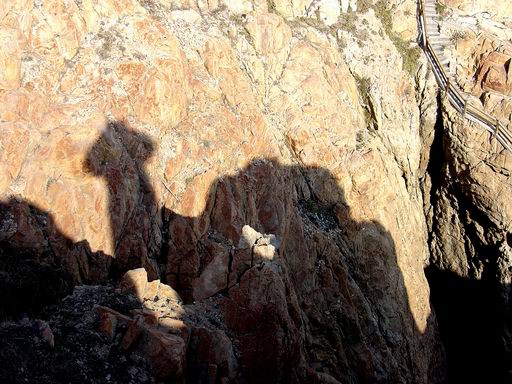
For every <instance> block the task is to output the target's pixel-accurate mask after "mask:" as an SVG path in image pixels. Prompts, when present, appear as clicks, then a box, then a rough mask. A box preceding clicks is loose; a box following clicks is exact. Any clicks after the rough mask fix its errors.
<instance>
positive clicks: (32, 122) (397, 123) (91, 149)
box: [0, 0, 442, 383]
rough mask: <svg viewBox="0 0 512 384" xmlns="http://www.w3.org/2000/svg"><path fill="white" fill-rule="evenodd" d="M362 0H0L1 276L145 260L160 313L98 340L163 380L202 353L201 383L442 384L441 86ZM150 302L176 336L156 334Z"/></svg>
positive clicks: (75, 280) (63, 275) (101, 275)
mask: <svg viewBox="0 0 512 384" xmlns="http://www.w3.org/2000/svg"><path fill="white" fill-rule="evenodd" d="M359 3H360V4H357V7H356V2H355V1H345V0H344V1H342V2H338V1H335V2H329V1H327V2H326V1H322V2H315V3H314V4H313V3H312V2H310V1H302V0H298V1H295V0H292V1H275V2H269V3H267V2H264V1H239V0H229V1H223V2H219V1H199V2H192V1H188V0H183V1H178V2H171V1H168V0H161V1H135V0H123V1H103V2H101V4H97V2H93V1H90V0H83V1H77V2H69V4H66V6H65V5H64V4H63V3H62V2H59V1H50V0H48V1H47V0H44V1H38V2H35V3H33V2H30V1H8V2H2V4H0V40H1V41H2V42H4V43H5V44H1V47H0V64H2V68H7V70H5V71H4V72H2V73H1V74H0V129H1V130H2V135H0V165H1V166H0V196H1V201H2V203H1V205H0V206H1V207H2V211H1V212H0V220H1V221H0V229H1V230H0V248H1V249H0V251H1V252H0V259H1V261H2V263H3V264H0V266H1V267H2V269H1V271H2V273H3V272H5V274H2V276H7V277H8V278H7V279H6V280H5V281H6V282H7V283H6V287H9V290H1V289H0V294H1V295H4V294H5V295H6V296H7V295H8V294H7V293H5V292H9V295H10V294H11V292H14V296H13V297H21V296H22V297H31V296H30V295H29V294H28V293H30V292H31V288H30V287H29V286H25V285H23V286H18V285H17V282H18V281H22V280H20V279H17V276H19V275H20V273H21V272H20V273H18V274H16V273H15V270H16V268H13V267H12V265H11V264H12V260H13V259H16V260H18V261H20V260H22V261H23V263H21V264H22V266H23V267H24V268H25V269H23V268H18V270H19V271H22V272H23V273H21V274H26V275H31V276H33V279H32V280H31V281H32V282H34V283H33V284H32V285H34V286H37V287H44V284H43V283H42V282H44V281H45V279H49V278H47V277H46V276H47V275H46V274H45V273H46V272H47V271H49V272H52V273H57V272H58V273H57V276H58V279H57V278H55V279H53V278H52V279H50V280H52V281H55V282H57V281H58V284H57V283H56V284H54V285H51V284H50V285H48V288H52V289H48V292H46V291H44V292H45V296H46V294H47V296H48V297H52V298H53V302H55V301H56V300H57V299H58V298H61V297H63V296H64V295H65V294H67V293H70V287H71V286H72V285H75V284H81V283H104V282H105V281H107V280H108V279H113V280H115V281H118V280H119V279H121V278H122V276H123V275H124V274H125V273H126V272H127V271H130V270H134V269H135V270H136V269H139V272H137V273H136V276H134V278H133V279H132V278H130V282H129V283H128V282H126V281H125V283H123V284H125V285H123V287H124V288H126V289H128V290H133V292H134V293H135V295H136V297H137V298H138V300H139V301H140V303H143V305H144V306H145V307H146V309H149V310H151V311H152V312H151V314H148V316H147V317H146V320H147V321H144V319H143V318H139V320H137V321H135V320H134V319H133V318H131V317H129V318H128V319H124V320H120V319H121V317H119V316H117V315H116V314H115V313H111V312H108V311H107V312H104V314H103V315H102V316H104V317H106V318H108V319H109V320H112V321H111V322H110V323H109V324H106V325H105V329H106V331H105V334H106V335H107V336H108V337H107V338H104V339H105V340H103V342H107V341H109V340H110V339H112V344H113V345H115V346H119V345H125V346H126V348H124V349H123V348H122V347H120V348H121V350H122V351H121V352H120V353H122V354H126V355H128V356H130V355H131V354H132V353H139V352H140V353H141V354H143V355H144V354H146V355H151V356H153V357H154V358H155V359H157V360H155V361H154V362H153V364H154V365H153V367H154V369H155V372H157V375H158V376H159V377H168V378H171V377H172V378H173V380H174V379H175V378H176V377H179V376H180V375H181V376H184V377H189V375H190V374H193V373H194V372H193V371H192V372H191V371H190V370H189V369H188V368H187V367H188V366H189V364H190V366H193V364H196V363H194V361H193V360H190V359H191V356H192V358H193V356H198V361H197V366H201V370H200V372H201V380H203V379H204V380H206V379H207V378H209V379H213V378H215V380H218V381H220V382H223V381H224V382H226V381H229V380H231V381H233V382H237V381H239V378H241V377H250V378H251V377H252V379H248V380H249V381H250V380H252V381H254V382H256V381H258V380H259V379H262V380H263V379H265V380H267V381H269V382H278V381H286V380H288V381H291V382H308V380H309V381H311V380H313V382H314V381H316V380H318V382H329V381H331V382H333V380H337V381H339V382H351V381H356V380H360V381H367V382H418V383H427V382H435V381H436V380H437V379H438V376H440V373H437V372H436V368H438V366H439V365H438V364H437V361H436V360H437V359H438V356H442V353H441V352H440V348H439V345H438V344H437V339H436V330H437V325H436V320H435V315H434V314H433V313H432V311H431V308H430V305H429V300H428V299H429V289H428V285H427V282H426V280H425V278H424V274H423V268H424V266H425V262H426V260H427V258H428V253H427V246H426V243H427V239H428V238H427V226H426V223H425V217H424V213H423V210H422V207H423V205H424V202H423V200H422V194H421V189H420V187H419V180H420V179H421V178H422V177H423V176H424V175H425V172H424V171H425V167H426V165H425V163H424V162H422V161H423V160H425V157H426V156H425V153H428V150H427V149H426V148H424V147H422V142H421V140H422V138H423V137H422V136H421V135H422V134H423V133H425V135H427V136H428V134H430V133H431V128H432V127H430V128H429V127H428V125H429V124H430V123H432V126H433V121H432V109H435V108H434V107H429V108H430V109H428V108H427V107H426V106H428V105H430V106H434V105H435V103H434V93H433V91H432V89H431V86H432V84H431V80H429V81H428V82H427V81H426V80H425V76H426V75H425V73H426V71H425V70H424V68H425V67H424V64H425V63H424V62H421V63H419V64H421V65H422V66H423V67H422V68H423V72H418V73H416V71H414V70H415V69H416V67H414V65H415V64H416V63H413V67H414V68H413V69H414V70H411V71H410V72H407V71H405V70H403V68H404V66H403V63H404V57H403V56H402V54H403V52H402V51H400V50H399V48H400V47H401V46H399V47H397V46H396V45H395V44H394V43H393V41H392V40H391V39H390V38H389V36H387V33H388V31H387V28H388V27H389V26H387V25H383V23H382V20H379V18H378V17H377V16H376V14H377V13H376V12H375V9H374V2H364V4H363V3H362V2H359ZM406 3H407V2H405V3H404V5H400V10H399V11H397V12H398V13H397V14H398V15H400V17H401V16H402V15H403V18H404V22H403V28H402V29H400V27H401V26H400V25H395V24H400V23H395V22H393V28H394V30H395V31H397V32H398V33H400V35H402V36H403V37H404V38H405V39H408V37H407V36H409V35H408V34H410V29H411V26H412V25H414V24H415V16H414V12H413V13H412V14H410V13H407V11H408V10H409V8H410V6H411V4H412V3H411V4H409V3H410V2H409V3H407V4H406ZM365 7H366V8H365ZM356 9H357V11H356ZM342 11H348V13H347V14H346V15H344V14H343V15H342ZM276 12H277V13H278V14H279V15H278V14H276ZM344 16H346V19H343V22H340V23H338V21H340V20H341V18H343V17H344ZM304 17H307V18H308V20H304V19H303V18H304ZM318 18H319V19H320V20H319V22H318ZM326 24H327V25H332V28H326ZM418 100H419V101H420V104H421V106H420V107H419V106H418ZM434 119H435V117H434ZM423 120H425V121H426V122H425V121H423ZM423 123H425V124H423ZM422 124H423V125H422ZM424 126H427V127H426V128H425V127H424ZM429 129H430V130H429ZM13 196H15V197H16V199H15V198H14V197H13ZM265 234H269V235H265ZM270 234H272V235H270ZM254 236H256V238H255V237H254ZM14 251H15V252H17V253H13V252H14ZM22 251H23V252H24V253H23V254H24V255H25V256H26V258H23V259H20V258H14V257H11V258H5V257H4V256H5V255H13V254H14V255H17V254H18V253H21V252H22ZM4 261H5V262H4ZM5 265H11V267H10V269H8V268H7V267H5V268H4V266H5ZM17 265H18V264H17ZM34 265H36V266H38V268H39V266H43V267H44V268H47V269H44V268H42V269H41V270H40V269H38V268H34V267H33V266H34ZM144 270H145V272H143V271H144ZM43 272H44V273H43ZM131 273H132V274H133V273H134V272H131ZM146 273H147V275H146ZM52 276H53V275H52ZM156 279H161V282H160V283H156V282H155V281H156ZM148 280H151V282H150V283H148V282H147V281H148ZM36 282H37V284H36ZM61 282H64V283H66V284H67V285H65V284H61ZM54 286H55V287H56V290H55V292H53V287H54ZM61 287H66V289H63V290H62V292H61V291H60V290H59V289H60V288H61ZM0 288H3V286H2V287H0ZM57 288H59V289H57ZM32 289H33V288H32ZM20 292H22V293H23V295H21V293H20ZM27 292H28V293H27ZM40 292H43V291H42V290H40ZM2 297H3V296H2ZM37 297H38V298H39V296H37ZM180 297H181V298H182V299H183V300H181V299H180ZM34 301H36V299H35V298H34V299H31V300H30V301H27V302H26V303H30V306H33V305H35V304H33V303H34ZM49 301H50V302H52V300H49ZM42 302H43V301H42ZM44 303H45V304H46V301H44ZM140 303H139V304H140ZM97 304H100V305H101V302H98V303H97ZM23 305H24V302H23V301H21V302H20V303H19V306H18V307H16V313H18V314H19V313H23V312H24V310H25V309H26V308H24V307H23ZM105 305H107V304H105ZM141 305H142V304H140V306H141ZM25 306H26V305H25ZM140 306H139V307H137V308H132V307H130V309H137V310H139V312H134V313H138V314H139V315H141V314H144V311H142V312H140V310H142V308H141V307H140ZM13 308H14V307H13ZM115 309H116V311H117V310H120V309H119V308H117V307H115ZM123 313H124V312H123ZM153 314H154V316H153ZM397 314H399V315H398V316H397ZM112 316H114V317H115V318H116V319H117V321H118V322H119V324H118V326H117V327H115V326H114V325H113V324H112V322H113V317H112ZM123 316H126V315H123ZM155 318H158V327H159V331H162V333H163V334H166V333H169V332H170V333H171V334H170V335H169V336H172V337H171V339H167V336H165V337H164V336H162V337H160V334H159V333H158V334H154V333H152V335H153V336H151V337H154V344H153V345H152V346H147V345H146V344H145V341H144V340H147V339H148V337H150V336H148V335H149V334H148V331H147V328H148V329H154V328H157V327H156V322H155ZM162 319H167V320H162ZM84 321H86V323H87V324H89V322H90V321H92V320H90V319H89V318H87V319H85V320H84ZM94 321H99V319H97V318H95V320H94ZM128 323H130V325H129V326H128V329H129V330H130V332H127V331H126V330H125V329H124V327H125V326H127V324H128ZM96 327H97V325H96ZM64 328H65V327H64ZM95 329H97V328H95ZM114 329H115V330H114ZM165 329H167V331H166V330H165ZM178 329H179V330H180V331H179V332H178V331H177V330H178ZM198 329H204V330H201V331H198ZM122 332H124V333H122ZM194 334H195V335H194ZM126 335H128V336H126ZM130 335H131V336H130ZM176 337H181V338H182V339H183V340H184V341H185V342H184V344H187V343H186V341H188V340H191V341H192V340H196V337H197V340H201V339H204V340H206V341H205V344H204V345H202V344H200V343H199V344H197V348H204V349H202V350H201V351H200V352H201V353H199V354H195V350H194V348H195V347H194V348H191V347H187V348H191V349H187V351H186V354H187V356H188V357H189V359H188V361H187V362H184V360H182V359H181V358H182V356H183V354H184V353H185V352H184V350H182V349H183V348H185V347H184V346H182V345H181V343H180V341H179V339H176ZM123 338H126V341H125V342H123V341H122V340H124V339H123ZM56 340H58V339H57V338H56ZM73 340H75V339H73ZM80 340H82V339H80ZM197 340H196V341H197ZM194 343H195V341H194ZM217 344H218V345H219V347H218V349H217V347H216V345H217ZM205 345H206V346H208V347H206V346H205ZM146 346H147V348H148V349H147V350H146V349H145V348H146ZM169 351H175V352H172V353H171V352H169ZM160 355H161V360H158V357H159V356H160ZM90 359H92V360H93V358H92V357H91V358H90ZM176 359H177V360H176ZM100 360H101V359H100ZM88 361H89V360H88ZM127 361H130V359H127ZM134 361H135V360H134ZM165 362H168V363H169V364H167V363H165ZM133 364H135V365H137V364H136V363H135V362H133ZM120 366H122V367H123V368H124V367H125V365H123V364H120ZM89 368H90V369H87V370H86V372H88V374H89V375H91V372H94V371H95V370H94V369H93V368H94V367H92V368H91V367H89ZM102 369H103V368H102ZM137 369H141V368H140V366H138V365H137ZM167 369H168V371H167ZM437 371H439V372H442V370H441V369H438V370H437ZM101 372H102V373H103V371H101ZM105 376H106V375H105ZM94 377H96V376H94ZM133 377H136V378H137V379H138V381H137V380H135V379H134V382H147V381H150V380H151V379H150V378H149V377H148V378H147V380H145V379H143V377H142V376H141V375H139V376H137V375H135V376H133ZM103 379H104V378H103ZM310 379H311V380H310ZM115 380H118V381H122V380H123V379H122V374H120V373H119V374H118V372H116V376H115ZM124 380H125V382H127V379H126V378H125V379H124ZM98 381H100V379H98ZM104 381H105V379H104ZM104 381H103V382H104ZM128 381H129V380H128Z"/></svg>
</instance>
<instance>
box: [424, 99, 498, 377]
mask: <svg viewBox="0 0 512 384" xmlns="http://www.w3.org/2000/svg"><path fill="white" fill-rule="evenodd" d="M449 135H450V134H449V133H447V132H446V131H445V129H444V123H443V108H442V100H441V99H440V97H439V96H438V112H437V119H436V123H435V134H434V140H433V142H432V145H431V147H430V151H429V163H428V166H427V174H428V177H429V179H430V182H431V185H430V190H429V191H426V192H425V194H424V196H425V200H426V206H425V214H426V217H427V223H428V227H429V228H428V247H429V252H430V258H429V266H428V267H427V268H426V271H425V272H426V276H427V280H428V283H429V286H430V290H431V304H432V306H433V309H434V311H435V312H436V316H437V319H438V322H439V329H440V336H441V341H442V343H443V345H444V348H445V350H446V357H447V359H446V363H447V377H446V379H447V380H446V383H457V382H490V381H492V382H495V383H504V382H506V380H507V373H506V351H505V346H504V342H503V340H502V333H503V330H504V328H505V323H504V319H506V314H505V313H504V310H503V308H504V307H503V302H500V292H501V290H502V287H501V285H500V283H499V274H500V272H499V268H498V261H499V257H500V256H499V249H498V248H499V240H497V239H496V238H495V237H494V235H492V233H498V232H499V231H498V230H497V229H496V228H494V225H493V223H492V220H490V219H489V217H488V215H487V214H486V212H484V211H482V209H481V208H480V207H478V206H477V205H476V203H475V202H474V201H473V199H472V198H471V196H470V195H469V194H470V193H471V192H470V191H469V190H468V188H469V187H468V185H467V184H465V183H463V182H462V180H460V177H461V173H460V172H461V171H460V169H457V168H456V164H455V160H454V159H453V156H452V155H451V153H450V151H451V150H452V149H451V143H450V136H449ZM451 231H453V233H450V232H451ZM475 380H476V381H475ZM489 380H490V381H489Z"/></svg>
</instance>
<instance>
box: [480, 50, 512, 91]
mask: <svg viewBox="0 0 512 384" xmlns="http://www.w3.org/2000/svg"><path fill="white" fill-rule="evenodd" d="M511 63H512V56H509V55H505V54H503V53H499V52H491V53H490V54H488V55H487V56H486V57H485V58H483V59H482V60H481V61H480V67H479V68H478V70H477V73H478V76H477V79H476V81H477V82H478V85H479V86H480V87H481V89H482V90H484V91H488V90H492V91H496V92H500V93H502V94H504V95H512V68H511Z"/></svg>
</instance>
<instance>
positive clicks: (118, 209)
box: [0, 122, 443, 383]
mask: <svg viewBox="0 0 512 384" xmlns="http://www.w3.org/2000/svg"><path fill="white" fill-rule="evenodd" d="M154 150H155V145H154V143H153V141H152V140H151V139H150V138H149V137H148V136H146V135H144V134H142V133H140V132H136V131H135V130H133V129H131V128H129V127H128V126H127V125H126V124H125V123H120V122H114V123H110V124H109V125H108V126H107V127H106V129H105V130H104V132H103V133H102V135H101V137H100V138H99V139H98V140H97V141H96V142H95V143H94V145H93V146H92V147H91V148H90V149H89V152H88V154H87V158H86V161H85V163H84V170H85V171H86V172H88V173H90V174H93V175H96V176H98V177H101V178H103V179H104V180H105V182H106V185H107V188H108V195H109V213H110V222H111V223H110V224H111V225H110V226H111V228H112V234H111V236H112V244H114V254H113V255H107V254H105V253H103V252H101V251H98V252H92V251H91V249H90V247H89V245H88V242H87V241H86V240H84V241H81V242H78V243H75V242H73V241H72V240H71V239H69V238H67V237H66V236H65V235H63V234H62V231H60V230H59V229H58V228H57V226H56V225H55V223H54V220H53V218H52V215H51V214H50V213H48V212H44V211H42V210H40V209H39V208H38V207H35V206H34V205H32V204H30V203H29V202H26V201H23V200H20V199H17V198H11V199H10V200H8V201H6V202H2V203H0V271H1V272H0V284H1V285H0V302H1V303H2V305H1V306H0V316H1V317H2V318H5V317H9V316H11V317H16V316H19V315H21V314H24V313H28V314H33V315H36V314H37V313H38V312H39V311H40V310H41V309H42V308H43V307H45V306H46V305H48V304H51V303H55V302H56V301H58V300H59V299H61V298H62V297H63V296H65V295H67V294H69V293H70V292H71V290H72V288H73V287H74V286H76V285H77V284H100V283H106V282H108V281H114V282H115V281H118V280H119V278H120V277H121V276H122V275H123V274H124V273H125V272H126V271H128V270H131V269H134V268H140V267H143V268H144V269H145V270H146V271H147V272H148V276H149V277H150V280H152V279H156V278H160V279H161V280H162V281H163V282H166V283H168V284H169V285H171V286H172V287H173V288H174V289H176V290H177V291H178V292H179V294H180V295H181V297H182V298H183V300H184V301H185V303H186V304H187V303H193V302H195V301H204V300H215V302H216V303H217V304H218V305H219V308H220V313H221V315H222V318H223V319H222V322H223V325H222V327H221V328H222V330H223V332H224V333H225V334H226V335H228V336H229V338H230V339H231V341H232V343H233V345H234V347H233V348H234V349H235V350H236V351H237V356H238V357H237V364H238V365H239V367H240V369H239V372H238V373H237V375H238V376H236V377H228V379H230V380H232V381H233V382H254V383H258V382H266V383H267V382H268V383H272V382H304V381H309V382H330V381H329V380H330V379H332V380H334V378H338V379H340V380H343V379H346V380H347V378H349V379H350V380H353V381H354V380H355V381H354V382H401V381H403V380H404V378H405V380H406V381H407V382H435V381H436V380H439V378H440V377H442V375H443V370H442V364H443V356H442V348H441V347H440V346H439V345H432V342H433V341H435V340H436V337H435V332H436V329H437V325H436V323H435V318H433V317H432V316H431V317H430V318H429V321H428V325H427V328H426V329H425V330H422V331H420V330H419V329H418V328H417V326H416V324H415V320H414V318H413V315H412V313H411V310H410V308H409V305H408V297H407V292H406V288H405V284H404V281H403V277H402V273H401V270H400V268H399V266H398V263H397V256H396V250H395V246H394V241H393V239H392V238H391V236H390V234H389V232H387V231H386V230H385V228H383V227H382V225H380V224H379V223H377V222H373V221H372V222H357V221H355V220H353V219H352V217H351V212H350V207H349V206H348V204H347V202H346V200H345V196H344V192H343V191H342V190H341V189H340V188H339V186H338V185H337V183H336V180H335V178H334V177H333V175H332V174H331V173H330V172H329V171H328V170H326V169H323V168H319V167H305V166H297V165H282V164H280V163H279V162H278V161H277V160H274V159H255V160H253V161H252V162H251V163H250V164H249V165H248V166H246V167H245V168H244V169H242V170H240V171H238V172H237V173H236V174H234V175H229V176H222V177H219V178H218V179H217V180H216V181H215V182H214V183H213V184H212V185H211V186H210V189H209V193H208V195H207V198H206V202H205V208H204V211H203V212H202V214H201V215H199V216H197V217H186V216H182V215H179V214H177V213H175V212H173V211H171V210H169V209H167V208H165V207H162V206H161V205H160V204H159V203H158V202H157V199H156V197H155V193H154V191H153V189H152V187H151V183H150V178H149V177H148V175H147V173H146V171H145V169H144V163H145V162H146V161H147V159H149V158H150V157H151V156H152V154H153V152H154ZM263 234H272V235H271V236H264V235H263ZM251 236H252V237H251ZM258 242H259V243H258ZM27 277H30V279H29V280H28V279H27ZM191 305H192V304H191ZM185 308H187V306H186V305H185ZM192 339H193V338H192ZM198 340H199V341H198ZM425 340H427V341H428V343H430V344H427V343H425V342H424V341H425ZM201 342H202V341H201V339H196V340H195V344H194V342H190V345H195V347H190V348H189V352H188V353H187V372H186V373H185V374H184V375H185V376H186V377H187V378H188V381H189V382H203V380H206V379H205V377H208V375H209V374H211V372H209V371H208V370H209V369H210V368H211V367H210V366H211V365H212V364H209V362H208V361H204V359H203V360H200V359H198V358H195V356H196V352H197V348H200V345H201ZM194 348H196V349H194ZM305 357H306V360H304V358H305ZM209 367H210V368H209ZM228 376H229V375H228ZM221 379H222V380H223V377H222V375H221V374H220V373H219V374H217V378H216V379H214V382H215V381H216V380H217V381H219V380H221ZM224 379H225V377H224ZM204 382H206V381H204ZM219 382H220V381H219Z"/></svg>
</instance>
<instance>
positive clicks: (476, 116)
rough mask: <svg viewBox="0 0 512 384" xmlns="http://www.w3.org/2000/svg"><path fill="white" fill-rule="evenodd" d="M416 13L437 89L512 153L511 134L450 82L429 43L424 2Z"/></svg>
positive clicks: (466, 116) (452, 104) (458, 110)
mask: <svg viewBox="0 0 512 384" xmlns="http://www.w3.org/2000/svg"><path fill="white" fill-rule="evenodd" d="M418 12H419V17H418V21H419V24H420V32H421V39H422V43H423V44H422V46H423V50H424V51H425V56H426V57H427V59H428V61H429V63H430V65H431V66H432V69H433V72H434V75H435V77H436V80H437V83H438V84H439V87H440V88H441V90H443V91H444V92H446V96H447V99H448V101H449V102H450V104H451V106H452V107H453V108H454V109H455V110H456V111H457V112H459V113H460V114H462V116H463V118H466V119H468V120H469V121H472V122H475V123H477V124H480V125H481V126H482V127H483V128H484V129H485V130H487V131H489V132H490V133H491V135H492V137H494V138H496V140H498V142H499V143H500V144H501V145H502V146H503V148H505V149H507V150H508V151H509V152H510V153H512V134H511V133H510V132H509V131H508V129H507V127H506V126H505V124H503V123H502V122H500V121H499V120H498V119H496V118H495V117H493V116H491V115H489V114H488V113H486V112H485V111H483V110H482V109H480V108H478V107H476V106H474V105H472V104H471V103H470V101H469V95H468V94H466V93H465V92H463V91H462V90H461V89H460V88H458V87H457V86H455V85H454V84H453V83H452V82H451V81H450V76H448V74H447V73H446V71H445V70H444V67H443V65H442V64H441V60H440V59H439V57H438V56H437V53H436V52H435V50H434V48H433V47H432V44H431V43H430V36H429V35H428V32H427V19H426V16H425V0H420V2H419V7H418ZM436 16H437V13H436ZM437 17H439V16H437Z"/></svg>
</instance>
